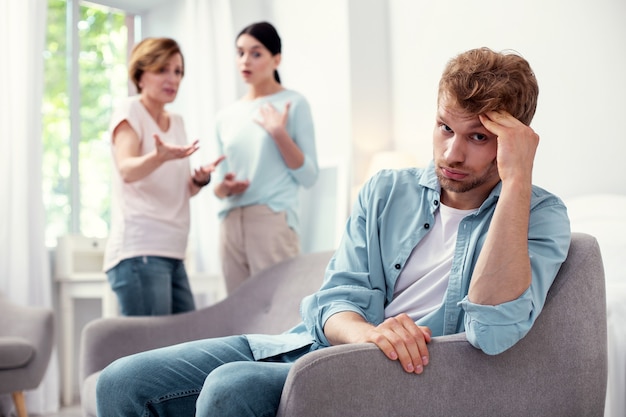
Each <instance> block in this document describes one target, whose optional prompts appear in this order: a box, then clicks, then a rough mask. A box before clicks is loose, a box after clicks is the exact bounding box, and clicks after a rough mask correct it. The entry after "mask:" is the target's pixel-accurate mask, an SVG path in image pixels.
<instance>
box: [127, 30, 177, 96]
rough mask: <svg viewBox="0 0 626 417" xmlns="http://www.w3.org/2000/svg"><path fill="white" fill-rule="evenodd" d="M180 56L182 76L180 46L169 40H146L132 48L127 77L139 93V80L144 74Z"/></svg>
mask: <svg viewBox="0 0 626 417" xmlns="http://www.w3.org/2000/svg"><path fill="white" fill-rule="evenodd" d="M176 54H180V57H181V58H182V59H183V75H184V74H185V59H184V57H183V53H182V52H181V50H180V46H178V43H176V41H175V40H174V39H170V38H146V39H144V40H142V41H141V42H139V43H138V44H137V45H135V47H134V48H133V50H132V52H131V54H130V62H129V64H128V76H129V77H130V80H131V81H132V82H133V84H135V87H137V91H138V92H139V93H141V87H140V86H139V80H141V76H142V75H143V73H144V72H156V71H158V70H160V69H161V68H163V67H164V66H165V64H166V63H167V61H168V60H169V59H170V58H171V57H172V56H174V55H176Z"/></svg>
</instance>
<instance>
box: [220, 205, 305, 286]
mask: <svg viewBox="0 0 626 417" xmlns="http://www.w3.org/2000/svg"><path fill="white" fill-rule="evenodd" d="M299 253H300V238H299V237H298V235H297V234H296V232H295V231H294V230H293V229H291V228H290V227H289V226H288V225H287V214H286V213H285V212H278V213H276V212H274V211H272V210H271V209H270V208H269V207H268V206H265V205H255V206H246V207H238V208H235V209H232V210H231V211H230V212H229V213H228V215H227V216H226V218H225V219H224V220H223V221H222V224H221V226H220V256H221V261H222V272H223V274H224V280H225V282H226V291H227V292H228V293H229V294H230V293H231V292H232V291H233V290H234V289H235V288H237V287H238V286H239V285H241V284H242V283H243V282H244V281H245V280H246V279H247V278H248V277H249V276H250V275H252V274H255V273H257V272H259V271H261V270H263V269H265V268H268V267H270V266H272V265H274V264H276V263H278V262H280V261H283V260H286V259H289V258H293V257H294V256H296V255H298V254H299Z"/></svg>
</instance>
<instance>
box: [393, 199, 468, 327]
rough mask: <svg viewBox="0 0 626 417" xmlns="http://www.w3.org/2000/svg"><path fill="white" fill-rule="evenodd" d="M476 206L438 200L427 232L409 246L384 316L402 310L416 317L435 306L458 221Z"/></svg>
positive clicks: (447, 272)
mask: <svg viewBox="0 0 626 417" xmlns="http://www.w3.org/2000/svg"><path fill="white" fill-rule="evenodd" d="M476 210H477V209H472V210H458V209H455V208H452V207H447V206H444V205H443V204H439V210H437V211H436V212H435V223H434V225H432V226H431V230H430V232H429V233H428V234H427V235H426V236H425V237H424V239H422V240H421V241H420V243H418V244H417V246H416V247H415V248H414V249H413V252H411V255H410V256H409V259H408V260H407V262H406V265H405V266H404V268H403V269H402V271H401V272H400V276H399V277H398V280H397V281H396V287H395V289H394V294H393V300H391V303H389V304H388V305H387V307H386V308H385V317H393V316H397V315H398V314H400V313H406V314H408V315H409V317H411V318H412V319H413V320H414V321H416V320H418V319H420V318H422V317H424V316H425V315H426V314H428V313H430V312H431V311H433V310H435V309H436V308H437V307H439V305H440V304H441V302H442V300H443V296H444V294H445V292H446V289H447V288H448V279H449V277H450V268H451V267H452V258H453V257H454V249H455V246H456V236H457V231H458V229H459V223H460V222H461V220H463V218H464V217H465V216H467V215H468V214H471V213H473V212H475V211H476Z"/></svg>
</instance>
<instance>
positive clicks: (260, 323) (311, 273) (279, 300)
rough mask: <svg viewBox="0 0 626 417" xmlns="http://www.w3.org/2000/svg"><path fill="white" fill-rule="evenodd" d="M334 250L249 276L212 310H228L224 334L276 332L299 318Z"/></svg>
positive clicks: (285, 262)
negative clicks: (302, 305)
mask: <svg viewBox="0 0 626 417" xmlns="http://www.w3.org/2000/svg"><path fill="white" fill-rule="evenodd" d="M332 254H333V252H332V251H325V252H317V253H310V254H306V255H302V256H299V257H297V258H294V259H291V260H288V261H284V262H281V263H279V264H277V265H274V266H272V267H270V268H268V269H266V270H264V271H261V272H260V273H258V274H256V275H255V276H253V277H251V278H250V279H248V280H247V281H246V282H244V284H242V285H241V286H240V287H238V288H237V289H236V290H235V291H234V292H233V293H232V294H230V295H229V296H228V297H227V298H226V299H225V300H223V301H222V302H221V303H218V304H216V305H214V306H213V310H214V313H213V314H228V320H227V323H225V324H227V325H228V328H227V329H224V330H225V332H224V334H246V333H263V334H277V333H281V332H283V331H285V330H286V329H289V328H291V327H293V326H295V325H296V324H298V322H299V321H300V315H299V314H297V313H298V311H300V302H301V301H302V298H303V296H304V295H308V294H312V293H314V292H315V291H317V290H318V289H319V288H320V286H321V285H322V281H323V278H324V272H325V270H326V267H327V266H328V261H329V260H330V258H331V256H332Z"/></svg>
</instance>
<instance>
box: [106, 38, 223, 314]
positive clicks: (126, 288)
mask: <svg viewBox="0 0 626 417" xmlns="http://www.w3.org/2000/svg"><path fill="white" fill-rule="evenodd" d="M184 73H185V66H184V60H183V54H182V52H181V49H180V47H179V45H178V44H177V43H176V41H174V40H173V39H169V38H148V39H144V40H143V41H141V42H140V43H139V44H137V45H136V46H135V48H134V49H133V51H132V55H131V58H130V64H129V76H130V79H131V81H132V82H133V84H134V85H135V87H136V88H137V91H138V94H137V95H134V96H132V97H129V98H128V99H126V100H124V101H123V102H122V103H121V104H120V105H119V106H118V107H117V108H116V109H115V111H114V112H113V116H112V119H111V124H110V132H111V149H112V154H113V160H114V170H113V171H114V172H113V187H112V188H113V196H112V203H111V206H112V208H111V231H110V236H109V239H108V243H107V247H106V251H105V261H104V270H105V271H106V273H107V277H108V280H109V282H110V284H111V288H112V289H113V290H114V291H115V293H116V295H117V298H118V301H119V306H120V310H121V314H123V315H163V314H173V313H182V312H185V311H190V310H193V309H194V308H195V305H194V299H193V294H192V292H191V288H190V286H189V280H188V277H187V273H186V271H185V266H184V264H183V259H184V256H185V252H186V248H187V239H188V235H189V219H190V211H189V199H190V197H192V196H194V195H195V194H197V193H198V192H199V191H200V189H202V187H204V186H206V185H207V184H208V183H209V181H210V179H211V173H212V172H213V171H214V170H215V167H216V166H217V165H218V164H219V163H220V161H221V160H222V159H223V158H218V159H217V160H216V161H215V162H213V163H211V164H208V165H205V166H202V167H200V168H198V169H194V170H193V171H191V169H190V164H189V159H188V157H189V156H190V155H191V154H193V153H194V152H195V151H196V150H198V141H197V140H196V141H194V142H192V143H187V135H186V133H185V127H184V124H183V119H182V118H181V116H179V115H178V114H175V113H172V112H170V111H168V110H167V109H166V108H165V106H166V105H167V104H169V103H171V102H173V101H174V100H175V99H176V95H177V94H178V90H179V88H180V83H181V81H182V79H183V75H184Z"/></svg>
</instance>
